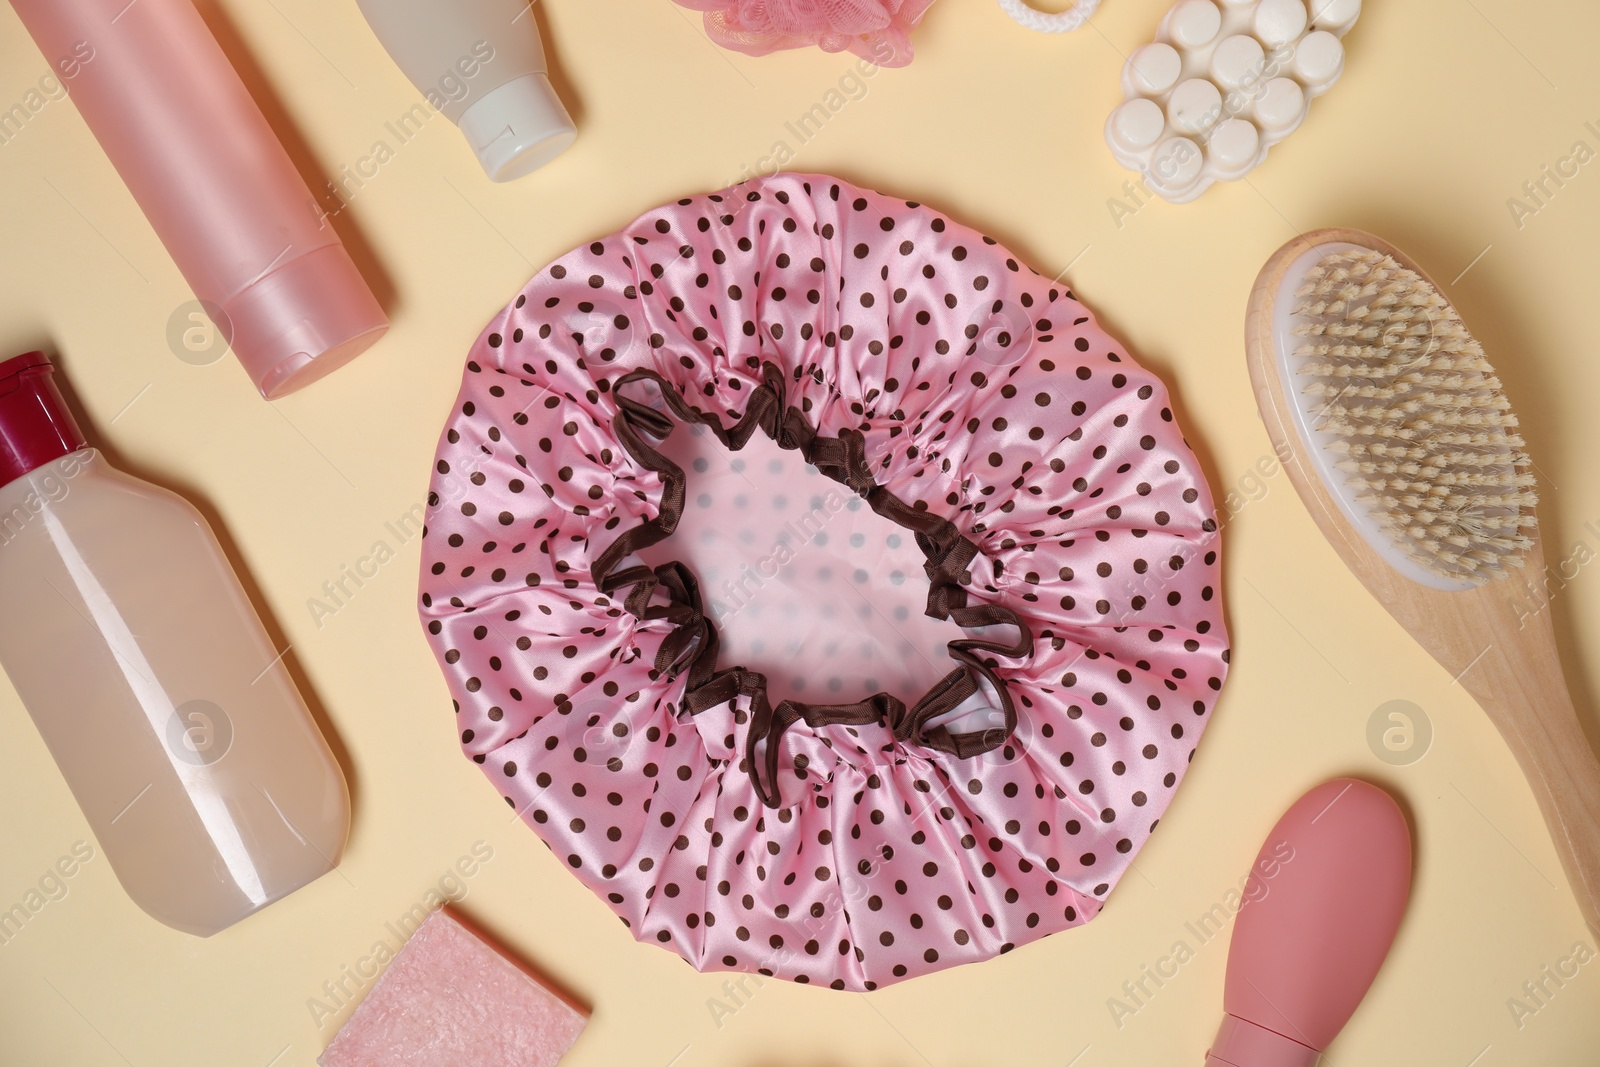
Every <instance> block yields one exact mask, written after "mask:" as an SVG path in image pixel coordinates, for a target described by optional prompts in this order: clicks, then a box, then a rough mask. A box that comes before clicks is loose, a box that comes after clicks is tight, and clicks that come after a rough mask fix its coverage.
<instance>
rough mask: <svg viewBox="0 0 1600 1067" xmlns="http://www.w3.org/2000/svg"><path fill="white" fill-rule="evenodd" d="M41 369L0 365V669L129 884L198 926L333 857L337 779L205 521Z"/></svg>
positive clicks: (239, 912)
mask: <svg viewBox="0 0 1600 1067" xmlns="http://www.w3.org/2000/svg"><path fill="white" fill-rule="evenodd" d="M52 371H53V368H52V367H51V364H50V361H49V360H48V359H47V358H46V357H45V356H44V355H43V354H42V353H39V352H33V353H29V354H28V355H25V356H19V357H17V358H15V359H11V360H7V361H5V362H3V363H0V603H4V604H5V605H6V609H7V610H6V611H5V612H4V613H3V615H0V666H3V667H4V668H5V672H6V674H7V675H8V676H9V677H10V679H11V684H12V685H13V686H14V687H15V688H16V691H17V695H18V696H20V697H21V698H22V703H23V704H24V705H25V706H26V707H27V709H28V712H29V714H30V715H31V716H32V718H33V720H34V723H35V724H36V725H37V726H38V729H39V732H40V733H41V734H42V735H43V736H44V740H45V743H46V744H47V745H48V747H49V749H50V753H51V755H52V756H54V757H55V761H56V763H57V765H58V766H59V767H60V768H61V772H62V774H63V775H64V776H65V777H66V780H67V784H68V785H69V786H70V787H71V788H72V792H73V794H74V795H75V796H76V798H77V800H78V804H79V806H80V807H81V808H82V809H83V813H84V815H85V816H86V817H87V819H88V821H89V825H90V827H91V828H92V829H93V831H94V834H95V837H96V838H97V839H98V840H99V842H100V846H101V849H102V850H103V851H104V853H105V855H106V857H107V859H108V860H109V861H110V864H111V866H112V868H113V869H114V870H115V871H116V874H117V877H118V878H119V879H120V880H121V882H122V885H123V888H124V889H126V890H127V892H128V895H129V896H130V897H132V898H133V900H134V902H135V903H137V904H138V905H139V906H140V907H141V908H143V909H144V910H145V911H146V912H148V913H149V914H150V915H152V916H154V917H155V918H157V919H159V920H160V921H162V922H164V923H166V924H167V925H169V926H173V927H176V928H177V929H179V930H184V931H187V932H189V933H193V934H197V935H200V936H209V935H211V934H213V933H216V932H217V931H219V930H221V929H223V928H225V927H227V926H230V925H232V924H233V923H235V922H238V921H239V920H240V919H243V918H244V917H246V916H247V915H250V914H251V913H252V912H255V911H257V910H258V909H260V908H262V907H264V906H265V905H267V904H269V903H271V902H272V901H274V900H276V899H278V898H279V897H282V896H284V895H285V894H287V893H291V892H293V891H294V890H295V889H298V888H300V887H301V886H303V885H305V884H306V883H308V882H310V881H312V880H313V879H315V878H317V877H319V876H321V875H323V874H325V873H327V872H328V871H330V870H332V869H333V867H334V865H335V864H337V863H338V861H339V856H340V853H341V852H342V851H343V849H344V843H345V837H346V835H347V834H348V832H349V825H350V798H349V794H348V792H347V790H346V787H345V781H344V776H343V774H342V773H341V771H340V769H339V765H338V763H337V762H335V760H334V758H333V754H332V753H331V752H330V751H329V749H328V745H327V742H326V741H325V740H324V738H323V737H322V734H321V733H320V732H318V730H317V726H316V723H315V722H314V721H313V720H312V718H311V714H310V712H309V711H308V710H307V708H306V705H305V702H304V701H303V700H302V699H301V697H300V694H299V692H298V691H296V689H295V686H294V683H293V681H292V680H291V679H290V677H289V673H288V671H287V670H286V669H285V667H284V664H283V657H282V655H281V654H280V652H279V651H278V650H277V649H276V648H274V647H273V645H272V642H271V640H270V639H269V638H268V636H267V633H266V630H265V629H264V628H263V627H262V625H261V620H260V618H259V617H258V616H257V615H256V612H255V609H254V608H253V607H251V604H250V601H249V599H248V598H247V597H246V596H245V593H244V590H243V589H242V588H241V587H240V585H239V580H238V577H237V576H236V575H235V573H234V571H233V568H232V567H231V566H230V565H229V563H228V559H227V557H226V555H224V553H223V550H222V547H221V546H220V545H219V544H218V542H217V539H216V537H215V535H214V534H213V533H212V532H211V528H210V526H208V525H207V523H206V521H205V519H204V517H203V516H201V514H200V513H199V512H198V511H197V510H195V508H194V506H193V505H191V504H190V503H189V502H188V501H186V500H184V499H182V498H181V497H178V496H176V495H174V494H173V493H170V492H168V491H167V490H165V489H160V488H158V487H156V486H153V485H151V484H149V483H148V482H144V481H141V480H139V479H138V478H134V477H131V476H129V475H127V474H124V473H122V472H121V471H118V470H116V469H114V468H113V467H112V466H111V465H110V464H109V463H107V462H106V460H105V458H104V457H103V456H101V455H100V453H99V452H97V451H96V450H95V449H94V448H92V447H90V446H89V445H88V443H87V442H86V441H85V440H84V437H83V434H82V432H81V431H80V430H79V429H78V426H77V423H76V422H75V421H74V419H73V417H72V415H71V413H70V412H69V411H68V410H67V408H66V406H65V405H64V404H63V402H62V399H61V394H60V393H59V392H58V391H57V388H56V385H55V382H54V380H53V378H52ZM5 728H6V729H16V728H17V726H16V724H15V723H14V722H13V723H8V724H7V725H6V727H5Z"/></svg>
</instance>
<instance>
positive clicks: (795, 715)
mask: <svg viewBox="0 0 1600 1067" xmlns="http://www.w3.org/2000/svg"><path fill="white" fill-rule="evenodd" d="M761 372H762V373H761V376H762V382H763V384H761V385H760V386H757V387H756V388H755V389H754V390H753V391H752V393H751V395H750V400H749V402H748V403H747V404H746V405H745V409H744V413H743V414H742V415H740V416H739V419H738V421H737V422H735V423H734V424H733V425H732V426H728V427H725V426H723V424H722V421H721V420H720V419H719V418H718V417H717V416H716V415H715V414H714V413H711V412H705V411H701V410H700V409H698V408H696V407H694V406H693V405H691V404H690V403H689V401H688V400H687V398H685V397H684V396H683V394H681V393H680V392H678V390H677V389H676V388H674V387H673V386H672V385H671V384H670V383H668V382H667V380H666V379H665V378H663V377H662V376H661V375H660V374H658V373H656V372H655V371H651V370H636V371H630V372H629V373H627V374H624V375H623V376H621V377H620V378H618V379H617V380H616V381H614V382H613V383H612V392H613V394H614V395H616V397H617V402H618V410H617V414H616V417H615V419H614V420H613V423H612V425H613V427H614V429H615V431H616V435H617V440H618V441H619V442H620V443H621V444H622V447H623V448H625V449H626V450H627V451H628V454H629V455H630V456H632V457H633V458H634V460H635V461H636V462H638V463H639V464H640V465H641V466H643V467H645V468H646V469H647V470H650V471H653V472H655V474H656V475H657V476H659V477H660V479H661V482H662V485H663V491H662V495H661V503H660V506H659V508H658V510H657V514H656V517H655V518H653V519H647V520H645V521H644V522H642V523H640V524H639V525H638V526H635V527H633V528H631V529H629V530H626V531H624V532H623V533H622V534H621V535H620V536H618V537H617V539H616V540H615V541H613V542H612V543H611V545H610V547H609V548H607V549H606V550H605V551H604V552H602V553H600V555H599V556H597V557H596V558H595V561H594V563H593V565H592V567H593V573H594V576H595V581H596V582H597V584H598V585H599V587H600V589H601V591H602V592H606V593H611V592H614V591H616V590H618V589H621V588H623V587H625V586H626V587H629V591H628V593H627V594H626V596H625V597H624V600H623V605H624V607H626V608H627V610H628V611H629V612H630V613H631V614H633V615H635V616H637V617H638V618H641V619H666V620H669V621H671V622H673V623H674V624H675V626H674V627H673V629H672V631H671V632H670V633H669V634H668V635H667V637H666V639H665V640H664V641H662V643H661V647H660V649H659V650H658V652H657V653H656V660H655V667H656V669H657V670H659V671H662V672H664V673H666V674H667V675H669V676H670V677H674V678H675V677H677V676H679V675H685V676H686V682H687V686H686V688H685V691H684V698H683V704H684V707H685V709H686V710H687V711H688V712H689V713H690V714H696V713H698V712H701V711H704V710H705V709H707V708H712V707H717V706H719V705H721V704H725V703H728V702H729V701H732V700H735V699H736V698H737V697H739V696H744V697H746V698H747V699H748V700H749V702H750V726H749V730H748V732H747V735H746V740H745V770H746V772H747V773H748V774H749V775H750V781H751V784H752V785H753V786H754V787H755V791H756V795H757V796H759V797H760V798H761V802H762V803H763V804H765V805H767V806H768V807H771V808H776V807H778V806H779V804H780V802H781V794H780V790H779V786H778V762H779V759H780V757H781V755H782V744H783V734H784V731H786V730H788V728H789V727H790V726H792V725H793V724H794V723H796V722H799V721H802V720H804V721H805V722H806V723H807V724H809V725H810V726H813V727H820V726H861V725H866V724H869V723H876V722H881V723H884V724H886V725H888V726H889V727H890V729H891V730H892V731H893V733H894V736H895V738H896V739H897V740H900V741H917V742H919V743H921V744H922V745H924V746H926V747H928V748H932V749H935V750H937V751H940V752H948V753H951V754H952V755H955V756H956V757H958V758H961V759H965V758H967V757H970V756H976V755H978V754H980V753H983V752H989V751H991V750H993V749H996V748H998V747H1000V745H1002V744H1003V743H1004V742H1005V740H1006V738H1008V737H1010V736H1011V734H1012V732H1013V731H1014V730H1015V729H1016V726H1017V713H1016V708H1015V706H1014V705H1013V704H1012V701H1011V694H1010V693H1009V692H1007V690H1006V684H1005V682H1004V681H1003V680H1002V679H1001V678H1000V676H999V675H998V674H996V673H995V671H994V663H993V660H992V658H989V657H992V656H1003V657H1006V658H1011V659H1015V658H1024V657H1027V656H1029V655H1031V654H1032V652H1033V635H1032V634H1031V633H1030V632H1029V630H1028V628H1027V626H1026V625H1024V624H1023V622H1022V619H1021V618H1020V617H1019V616H1018V615H1017V614H1016V612H1014V611H1012V610H1011V609H1010V608H1007V607H1003V606H1001V605H999V604H979V605H974V606H969V605H968V604H967V591H966V588H965V586H964V584H963V579H965V578H966V573H967V568H968V567H969V566H970V565H971V563H972V560H973V559H974V558H975V557H976V556H977V554H978V546H977V545H976V544H974V543H973V542H972V541H970V540H968V539H967V538H966V537H964V536H962V534H961V531H960V530H959V529H958V528H957V527H956V525H955V524H954V523H952V522H951V521H950V520H948V519H945V518H942V517H940V516H938V515H935V514H933V513H932V512H930V511H928V510H927V509H926V508H924V507H913V506H911V505H909V504H907V503H906V502H905V501H903V500H901V499H900V498H898V497H896V496H895V495H894V494H893V493H890V492H889V491H888V490H887V489H885V488H884V487H883V486H881V485H879V484H878V483H877V482H876V481H874V480H873V477H872V472H871V471H870V470H869V469H868V467H867V455H866V438H865V437H864V436H863V435H862V434H861V433H860V431H858V430H849V429H847V430H841V431H840V433H839V436H838V437H823V436H822V435H820V434H819V433H817V430H816V428H815V427H814V426H812V425H811V424H810V423H809V422H807V421H806V418H805V416H804V415H803V414H802V413H801V412H800V410H799V409H798V408H794V407H786V406H785V404H784V380H783V375H782V373H781V372H780V371H779V370H778V368H777V367H776V366H774V365H773V364H771V363H764V364H763V365H762V368H761ZM639 381H650V382H654V383H655V385H656V388H658V389H659V390H660V391H661V397H662V400H663V401H664V402H665V403H666V405H667V407H668V408H670V409H671V410H672V413H673V414H675V415H677V416H678V418H679V419H681V420H682V421H684V422H698V423H700V424H702V425H704V426H705V427H707V428H708V429H710V431H711V432H712V433H713V434H715V435H716V437H717V439H718V440H719V441H721V442H722V443H723V444H724V445H725V446H726V447H727V448H728V449H729V450H731V451H735V452H737V451H738V450H739V449H741V448H743V447H744V446H745V444H746V443H748V442H749V440H750V438H751V436H752V435H753V434H754V433H755V432H756V430H758V429H759V430H761V431H762V432H763V433H765V434H766V435H767V436H768V437H771V438H772V439H773V440H774V441H775V442H777V444H778V446H779V447H780V448H787V449H793V450H795V451H797V452H799V453H800V454H801V456H803V457H804V458H805V460H806V462H807V463H810V464H811V465H813V466H815V467H816V468H817V469H818V470H820V471H821V472H822V473H823V474H826V475H827V476H828V477H830V478H832V479H833V480H834V481H836V482H839V483H840V484H842V485H845V486H847V487H848V488H849V489H850V490H851V491H852V492H854V493H856V494H857V495H858V496H860V497H862V498H863V499H864V500H866V502H867V505H868V506H869V507H871V508H872V510H873V511H874V512H876V513H877V514H879V515H882V516H883V517H884V518H886V519H888V520H890V521H891V522H893V523H895V524H896V525H899V526H901V527H904V528H905V529H907V530H910V531H911V532H912V533H913V534H915V535H916V540H917V547H918V548H920V549H921V550H922V554H923V556H924V557H925V562H924V563H923V570H924V571H925V572H926V573H927V575H928V583H929V587H928V604H927V608H926V612H927V614H928V615H929V616H930V617H932V618H935V619H949V620H951V621H953V622H955V624H956V625H958V626H961V627H963V628H966V629H972V628H975V627H981V626H1014V627H1016V637H1015V639H1014V640H1012V641H1009V642H999V641H992V640H988V639H985V638H976V637H969V638H962V639H960V640H956V641H951V642H950V643H949V645H948V646H947V647H948V648H949V651H950V658H951V659H953V660H954V661H955V662H956V663H957V667H956V669H955V670H953V671H951V672H950V673H949V674H947V675H946V676H945V677H944V678H943V679H941V680H940V681H939V683H938V684H937V685H935V686H934V687H933V688H932V689H930V690H929V691H928V692H927V693H925V694H924V695H923V697H922V699H921V700H919V701H917V703H916V704H915V705H914V706H913V707H911V708H910V709H907V707H906V705H905V704H904V703H903V702H902V701H900V700H898V699H896V698H895V697H893V696H891V695H889V694H888V693H874V694H873V695H872V696H870V697H867V698H866V699H865V700H862V701H858V702H857V703H854V704H804V703H801V702H799V701H794V700H785V701H783V702H782V703H780V704H778V706H777V707H773V706H772V704H771V702H770V701H769V700H768V699H767V679H766V676H765V675H763V674H761V673H760V672H758V671H751V670H746V669H745V668H744V667H728V668H725V669H723V670H720V671H719V670H717V669H716V662H717V648H718V640H717V628H716V625H715V624H714V623H713V622H712V620H711V619H710V617H708V616H707V615H706V613H705V610H704V607H703V605H702V604H701V600H700V587H699V583H698V582H697V581H696V580H695V577H694V574H693V573H692V572H690V570H689V568H688V567H686V566H684V564H682V563H681V562H677V561H674V562H671V563H665V564H662V565H661V566H659V567H656V568H654V569H652V568H650V567H646V566H644V565H642V564H640V565H635V566H632V567H627V568H624V569H622V570H620V571H617V570H614V568H616V567H617V565H618V564H619V563H621V562H622V560H624V559H626V558H627V557H628V556H629V555H631V554H632V553H634V552H637V551H638V550H639V549H641V548H647V547H649V546H650V545H654V544H657V543H659V542H661V541H664V540H666V539H667V538H668V537H670V536H671V535H672V532H673V531H674V530H676V529H677V527H678V520H679V519H680V518H682V516H683V507H684V501H685V499H686V496H687V492H688V486H687V480H686V479H685V477H684V474H683V470H682V468H680V467H679V466H678V465H677V464H675V463H673V462H672V461H671V460H669V459H667V458H666V457H665V456H663V455H661V453H659V452H658V451H656V449H655V447H654V446H653V445H651V443H650V441H649V440H648V439H647V438H654V439H656V440H657V441H663V440H665V439H666V438H667V437H668V436H670V435H671V433H672V431H673V429H674V427H675V425H676V424H675V423H674V422H673V420H672V419H671V418H670V417H668V416H667V415H666V414H664V413H663V412H660V411H657V410H656V409H655V408H653V407H651V406H650V405H648V404H645V403H642V402H640V401H639V400H637V399H634V398H632V397H628V396H625V395H623V393H622V390H623V389H624V388H626V387H627V386H629V385H631V384H633V383H634V382H639ZM657 594H662V595H663V596H664V597H665V600H664V601H663V602H653V601H657V600H658V598H657ZM985 653H987V654H988V656H985V655H984V654H985ZM980 677H981V678H983V679H984V680H985V681H987V682H988V683H989V686H990V688H991V689H992V690H993V691H994V692H995V693H996V694H997V695H998V697H999V699H1000V704H1001V710H1002V711H1003V712H1004V714H1005V726H1004V728H991V729H988V730H977V731H970V732H968V733H961V734H955V733H951V732H950V731H949V729H947V728H946V727H944V726H935V727H932V728H931V729H930V728H929V727H928V725H927V724H928V722H929V721H930V720H932V719H934V718H936V717H938V716H940V715H943V714H944V713H945V712H948V711H951V710H952V709H954V708H955V707H957V706H958V705H959V704H960V703H961V702H962V701H963V700H966V699H967V698H968V697H970V696H972V695H973V694H974V693H976V692H978V687H979V681H978V679H979V678H980ZM763 743H765V745H766V749H765V751H764V752H761V753H759V754H758V748H759V747H760V746H761V745H762V744H763ZM763 772H765V773H763Z"/></svg>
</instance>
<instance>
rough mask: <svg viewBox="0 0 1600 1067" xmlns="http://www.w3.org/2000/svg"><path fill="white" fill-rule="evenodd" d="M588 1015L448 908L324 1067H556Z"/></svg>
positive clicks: (410, 947) (331, 1050)
mask: <svg viewBox="0 0 1600 1067" xmlns="http://www.w3.org/2000/svg"><path fill="white" fill-rule="evenodd" d="M587 1022H588V1016H587V1014H585V1013H580V1012H579V1011H577V1010H576V1009H575V1008H573V1007H572V1006H571V1005H569V1004H568V1003H567V1002H566V1001H564V1000H562V999H561V998H560V997H558V996H556V995H555V994H554V993H552V992H551V991H550V990H548V989H546V988H545V987H544V986H543V985H541V984H540V983H539V982H537V981H535V980H534V979H533V978H532V977H530V976H529V975H528V974H526V973H525V972H524V971H523V970H522V969H521V968H520V967H518V966H517V965H516V964H514V963H512V962H511V961H510V960H508V959H506V958H505V957H504V956H502V955H501V954H500V953H499V951H497V950H496V949H495V948H494V947H493V946H491V945H489V944H488V943H487V942H485V941H483V940H482V939H481V938H479V937H478V936H477V935H476V934H474V933H473V932H472V931H471V930H468V929H467V928H466V927H465V926H463V925H461V923H459V922H457V921H456V920H455V918H453V917H452V916H451V915H449V914H448V913H447V912H444V911H436V912H434V913H433V914H432V915H430V916H428V918H427V920H426V921H425V922H424V923H423V924H422V925H421V926H420V927H418V928H417V932H416V933H415V934H413V935H412V936H411V940H410V941H407V942H406V943H405V946H404V947H403V948H401V949H400V952H399V953H398V954H397V955H396V956H395V958H394V962H392V963H390V964H389V969H388V970H386V971H384V973H383V977H381V978H379V979H378V984H377V985H376V986H374V987H373V989H372V991H371V992H370V993H368V994H367V997H366V999H365V1000H363V1001H362V1002H361V1004H360V1006H359V1007H357V1008H356V1010H355V1012H354V1013H353V1014H352V1015H351V1016H350V1019H349V1021H347V1022H346V1023H345V1024H344V1026H343V1027H341V1028H340V1030H339V1032H338V1034H336V1035H335V1036H334V1039H333V1041H332V1043H331V1044H329V1045H328V1047H327V1049H326V1051H324V1052H323V1053H322V1055H321V1056H320V1057H318V1059H317V1062H318V1063H319V1064H321V1065H322V1067H443V1065H445V1064H451V1065H460V1067H466V1065H468V1064H470V1065H471V1067H555V1064H556V1062H557V1061H559V1060H560V1059H561V1057H563V1056H565V1055H566V1054H567V1050H568V1049H570V1048H572V1045H573V1043H574V1042H575V1041H577V1040H578V1035H579V1034H581V1033H582V1032H583V1027H584V1024H585V1023H587Z"/></svg>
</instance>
